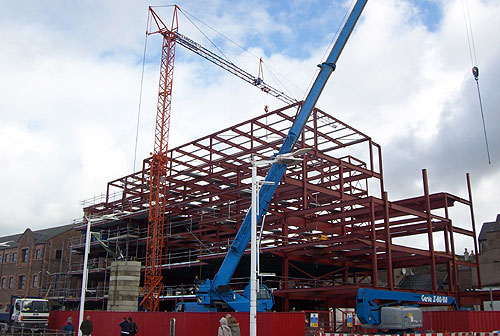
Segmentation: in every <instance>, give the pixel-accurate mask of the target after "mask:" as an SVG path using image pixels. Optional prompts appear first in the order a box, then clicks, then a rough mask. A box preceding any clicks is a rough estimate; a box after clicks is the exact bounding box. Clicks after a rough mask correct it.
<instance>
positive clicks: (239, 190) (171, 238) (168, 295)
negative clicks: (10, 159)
mask: <svg viewBox="0 0 500 336" xmlns="http://www.w3.org/2000/svg"><path fill="white" fill-rule="evenodd" d="M300 104H302V102H298V103H295V104H292V105H289V106H286V107H283V108H281V109H278V110H275V111H272V112H268V113H266V114H264V115H261V116H259V117H255V118H253V119H251V120H248V121H246V122H242V123H240V124H237V125H235V126H232V127H228V128H226V129H224V130H221V131H219V132H216V133H213V134H211V135H208V136H205V137H203V138H200V139H198V140H195V141H192V142H189V143H187V144H184V145H182V146H179V147H176V148H173V149H170V150H169V151H168V160H169V169H168V175H167V176H166V183H167V185H168V191H167V194H166V196H165V197H166V198H167V199H166V213H165V224H164V242H163V243H164V249H163V255H162V274H163V278H164V279H165V280H164V286H165V287H164V289H163V290H162V294H163V295H161V298H162V299H163V300H164V301H168V300H170V299H173V300H174V301H176V300H179V299H189V298H191V297H193V293H192V290H191V289H190V288H192V284H193V282H194V279H195V277H200V278H201V277H210V276H212V275H213V274H214V273H215V272H216V271H217V268H218V265H219V264H220V262H221V260H222V258H223V257H224V256H225V254H226V251H227V250H228V248H229V246H230V245H231V242H232V239H233V238H234V237H235V236H236V232H237V231H238V228H239V225H240V224H241V222H242V221H243V218H244V216H245V215H246V212H247V210H248V209H249V207H250V203H251V200H250V194H251V190H250V189H251V163H250V162H251V155H257V156H260V157H263V158H269V157H271V156H272V155H273V154H274V153H275V152H277V151H278V148H279V146H280V145H281V143H282V141H283V139H284V137H285V136H286V133H287V131H288V129H289V128H290V126H291V125H292V123H293V120H294V117H295V114H296V112H297V109H298V107H299V106H300ZM297 147H298V148H304V147H308V148H312V150H311V151H310V152H309V153H308V154H307V155H306V156H305V160H304V163H303V164H302V165H297V166H293V167H292V166H290V167H288V169H287V171H286V174H285V176H284V178H283V179H282V180H281V182H280V184H279V186H278V189H277V190H276V193H275V196H274V198H273V200H272V202H271V204H270V206H269V210H268V213H267V215H266V217H265V223H264V227H263V228H262V230H261V231H262V240H261V255H262V256H261V260H262V261H261V272H262V273H272V274H273V276H269V277H265V278H263V279H262V281H264V282H265V283H267V284H268V286H269V287H270V288H273V289H274V294H275V296H276V297H277V298H279V306H280V307H281V309H282V310H284V311H288V310H290V302H291V300H292V301H294V302H296V301H304V302H305V301H307V302H313V301H315V302H322V304H324V305H329V306H330V307H349V306H352V305H353V302H354V297H355V293H356V291H357V289H358V288H359V287H360V286H363V287H373V288H387V289H391V290H392V289H394V288H397V286H398V283H395V281H394V270H396V269H401V268H412V267H422V266H426V267H428V268H429V273H430V274H431V287H430V289H429V290H428V291H429V292H432V293H436V294H437V293H442V294H446V295H458V294H459V293H458V276H457V269H458V267H459V265H464V266H469V267H473V268H475V269H476V270H477V276H478V279H479V286H480V278H479V265H478V262H477V261H463V260H459V259H458V258H457V254H456V251H455V247H454V246H455V242H454V239H455V236H456V235H457V234H459V235H464V236H466V237H470V238H471V239H474V242H475V241H476V240H475V237H476V232H475V226H474V216H473V207H472V197H471V192H470V183H469V181H468V180H467V183H468V190H469V198H468V199H464V198H461V197H458V196H455V195H452V194H449V193H445V192H441V193H432V194H431V193H429V188H428V181H427V172H426V171H425V170H424V171H423V173H422V182H423V191H424V192H423V195H421V196H417V197H412V198H406V199H401V200H395V201H390V200H389V197H388V194H387V191H386V190H385V188H384V179H383V166H382V151H381V147H380V146H379V145H378V144H377V143H375V142H374V141H372V139H371V138H370V137H368V136H367V135H365V134H363V133H362V132H359V131H358V130H356V129H354V128H353V127H351V126H349V125H347V124H346V123H343V122H342V121H340V120H338V119H336V118H335V117H333V116H331V115H328V114H327V113H325V112H323V111H321V110H319V109H315V110H314V111H313V113H312V116H311V118H310V120H309V121H308V123H307V125H306V126H305V128H304V132H303V133H302V136H301V139H300V140H299V142H298V144H297ZM150 163H151V158H147V159H145V160H144V161H143V165H142V169H141V170H140V171H138V172H134V173H133V174H130V175H127V176H124V177H121V178H118V179H115V180H113V181H110V182H108V184H107V190H106V194H105V195H103V197H102V198H100V199H94V200H93V202H91V203H90V204H89V203H88V202H87V203H84V204H85V206H84V213H85V215H87V216H102V215H105V214H114V215H115V216H117V217H118V218H119V219H118V220H109V221H104V222H101V223H98V224H94V225H93V227H92V231H100V232H101V237H102V240H103V241H104V242H105V243H106V244H108V245H109V246H110V248H112V249H114V250H115V251H117V252H120V253H121V254H122V255H123V256H124V257H125V258H126V259H131V260H138V261H141V262H143V264H144V260H145V256H146V241H147V223H148V206H149V190H150V188H149V181H150V176H149V172H150ZM265 169H266V168H260V169H259V173H260V175H264V174H265ZM456 204H462V205H464V206H466V207H468V208H469V211H470V215H471V216H470V218H471V219H470V221H468V222H469V225H470V229H469V228H463V227H457V226H454V225H453V224H452V220H451V218H450V216H449V209H450V207H452V206H454V205H456ZM78 229H79V230H80V231H81V232H82V237H83V232H84V229H85V226H84V225H83V224H82V225H81V226H79V227H78ZM259 230H260V228H259ZM436 234H439V235H442V240H443V241H444V249H443V250H438V249H437V248H436V247H435V244H434V239H436V238H435V237H436ZM417 235H418V236H419V237H421V236H422V237H423V238H424V239H423V240H424V241H425V240H426V241H427V248H417V247H408V246H405V245H404V244H397V243H395V242H394V241H393V240H398V239H400V238H408V237H415V236H417ZM398 241H399V240H398ZM94 246H95V248H94ZM83 247H84V244H83V241H82V240H80V241H75V242H73V244H72V251H75V252H76V253H81V251H82V250H83ZM477 252H478V251H477V246H476V255H477ZM247 254H248V251H247V253H246V255H247ZM91 258H95V259H96V260H97V261H96V262H97V265H100V266H99V267H96V268H95V272H93V271H91V272H89V276H90V279H91V282H92V281H93V280H92V278H94V283H95V284H97V285H102V287H103V289H102V291H101V292H102V293H103V295H102V297H101V299H102V300H105V299H106V295H105V293H106V290H107V289H106V288H107V284H108V282H107V280H106V277H108V276H109V265H110V261H109V259H110V256H109V255H108V252H106V250H105V249H102V248H99V247H98V244H96V243H95V242H94V243H93V245H92V248H91ZM245 258H247V257H244V259H243V260H242V263H240V267H239V268H238V269H237V271H236V273H235V277H236V278H235V279H233V281H232V283H231V285H232V286H233V287H235V288H236V289H238V288H241V289H242V288H243V287H244V285H245V284H246V283H247V282H248V281H246V279H248V273H249V270H248V269H247V268H248V267H246V266H245V265H247V266H248V260H245ZM245 262H246V264H245ZM72 267H73V266H72ZM436 267H438V268H444V269H445V273H446V278H447V283H445V284H443V283H442V281H438V279H437V273H438V272H437V271H436ZM91 270H93V269H92V268H91ZM143 270H144V267H143ZM78 272H80V273H79V274H80V275H81V266H80V265H75V266H74V267H73V268H72V271H71V274H74V275H77V274H78ZM178 288H181V289H180V290H179V289H178ZM96 292H97V290H96ZM177 294H178V295H177ZM294 304H295V303H294Z"/></svg>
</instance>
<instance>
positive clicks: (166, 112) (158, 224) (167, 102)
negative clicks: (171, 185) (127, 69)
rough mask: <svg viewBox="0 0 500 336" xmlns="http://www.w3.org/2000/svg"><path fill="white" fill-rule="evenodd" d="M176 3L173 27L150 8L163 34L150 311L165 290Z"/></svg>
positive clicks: (147, 296)
mask: <svg viewBox="0 0 500 336" xmlns="http://www.w3.org/2000/svg"><path fill="white" fill-rule="evenodd" d="M177 8H178V7H177V6H175V8H174V15H173V17H172V25H171V28H170V30H169V29H167V28H166V26H165V24H164V23H163V22H162V20H161V19H160V18H159V17H158V15H157V14H156V13H155V12H154V11H153V10H152V9H151V7H150V8H149V10H150V13H151V15H152V18H153V20H154V21H155V23H156V25H157V26H158V31H155V32H152V33H148V34H154V33H160V34H161V35H162V36H163V44H162V54H161V64H160V81H159V90H158V103H157V106H156V123H155V138H154V151H153V153H152V157H151V161H150V175H149V221H148V238H147V248H146V268H145V273H144V287H143V288H142V290H141V294H142V295H143V297H144V298H143V300H142V302H141V304H142V306H143V307H145V308H147V309H149V310H150V311H158V308H159V303H160V301H159V296H160V295H161V290H162V275H161V265H162V261H163V258H162V255H163V245H164V238H165V237H164V235H163V226H164V223H165V208H166V195H167V181H166V176H167V170H168V156H167V151H168V138H169V133H170V110H171V103H172V80H173V74H174V60H175V45H176V39H177V38H176V34H175V32H177V30H178V19H177Z"/></svg>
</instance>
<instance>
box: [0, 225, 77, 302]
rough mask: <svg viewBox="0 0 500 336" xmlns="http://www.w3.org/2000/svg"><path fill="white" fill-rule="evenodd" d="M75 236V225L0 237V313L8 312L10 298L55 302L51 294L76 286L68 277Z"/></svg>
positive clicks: (26, 231)
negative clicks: (52, 300) (48, 299)
mask: <svg viewBox="0 0 500 336" xmlns="http://www.w3.org/2000/svg"><path fill="white" fill-rule="evenodd" d="M75 236H79V233H77V232H76V231H74V225H64V226H59V227H55V228H50V229H44V230H37V231H32V230H31V229H29V228H28V229H26V230H25V231H24V232H23V233H22V234H16V235H11V236H5V237H0V311H7V310H8V309H9V305H10V300H11V296H22V297H49V298H53V299H57V297H55V296H54V293H56V292H58V291H60V290H61V289H64V288H67V287H69V286H77V284H76V280H75V279H71V278H70V277H68V276H67V273H68V269H69V266H70V257H71V253H70V250H69V246H70V244H69V242H70V239H71V238H72V237H75ZM56 305H57V302H56Z"/></svg>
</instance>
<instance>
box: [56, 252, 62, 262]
mask: <svg viewBox="0 0 500 336" xmlns="http://www.w3.org/2000/svg"><path fill="white" fill-rule="evenodd" d="M61 257H62V250H57V251H56V259H57V260H60V259H61Z"/></svg>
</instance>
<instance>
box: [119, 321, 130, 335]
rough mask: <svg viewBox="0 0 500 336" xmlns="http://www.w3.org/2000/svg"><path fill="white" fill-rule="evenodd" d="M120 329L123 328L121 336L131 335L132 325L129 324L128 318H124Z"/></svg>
mask: <svg viewBox="0 0 500 336" xmlns="http://www.w3.org/2000/svg"><path fill="white" fill-rule="evenodd" d="M120 328H122V331H121V332H120V335H122V336H124V335H126V336H128V335H130V323H128V321H127V318H126V317H124V318H123V321H122V322H121V323H120Z"/></svg>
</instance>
